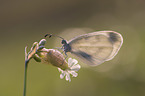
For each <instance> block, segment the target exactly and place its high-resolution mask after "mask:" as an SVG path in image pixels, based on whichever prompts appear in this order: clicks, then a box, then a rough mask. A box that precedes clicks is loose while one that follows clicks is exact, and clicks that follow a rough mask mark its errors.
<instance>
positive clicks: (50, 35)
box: [44, 34, 64, 40]
mask: <svg viewBox="0 0 145 96" xmlns="http://www.w3.org/2000/svg"><path fill="white" fill-rule="evenodd" d="M47 36H49V38H50V37H52V36H55V37H58V38H61V39H63V40H64V38H62V37H60V36H57V35H52V34H46V35H45V36H44V37H45V38H46V37H47Z"/></svg>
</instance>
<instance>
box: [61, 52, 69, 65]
mask: <svg viewBox="0 0 145 96" xmlns="http://www.w3.org/2000/svg"><path fill="white" fill-rule="evenodd" d="M63 52H65V51H63ZM63 52H62V53H63ZM67 57H68V55H67V54H66V52H65V58H64V59H63V62H62V64H61V66H62V65H63V63H64V61H65V60H66V58H67Z"/></svg>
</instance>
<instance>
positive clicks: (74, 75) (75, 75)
mask: <svg viewBox="0 0 145 96" xmlns="http://www.w3.org/2000/svg"><path fill="white" fill-rule="evenodd" d="M69 73H70V74H71V75H72V77H77V76H78V73H76V72H75V71H70V72H69Z"/></svg>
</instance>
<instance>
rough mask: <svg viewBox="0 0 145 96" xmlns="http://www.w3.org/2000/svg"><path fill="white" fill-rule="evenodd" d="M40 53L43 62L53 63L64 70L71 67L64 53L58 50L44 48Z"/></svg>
mask: <svg viewBox="0 0 145 96" xmlns="http://www.w3.org/2000/svg"><path fill="white" fill-rule="evenodd" d="M38 55H39V57H40V58H41V62H42V63H46V64H52V65H53V66H56V67H59V68H61V69H62V70H65V69H69V67H68V64H67V61H66V60H65V58H64V56H63V54H62V53H61V52H59V51H58V50H55V49H45V48H43V49H42V50H41V52H40V53H38Z"/></svg>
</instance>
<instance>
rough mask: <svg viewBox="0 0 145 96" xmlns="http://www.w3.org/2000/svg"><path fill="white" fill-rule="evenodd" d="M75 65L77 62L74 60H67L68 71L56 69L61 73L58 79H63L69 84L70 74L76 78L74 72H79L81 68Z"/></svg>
mask: <svg viewBox="0 0 145 96" xmlns="http://www.w3.org/2000/svg"><path fill="white" fill-rule="evenodd" d="M77 63H78V61H77V60H76V59H72V58H69V59H68V67H69V68H68V69H65V70H62V69H61V68H58V70H59V71H60V72H61V74H60V78H61V79H63V78H64V77H65V79H66V81H69V82H70V81H71V79H70V74H71V75H72V77H77V76H78V73H76V72H77V71H79V69H80V68H81V66H80V65H79V64H77Z"/></svg>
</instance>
